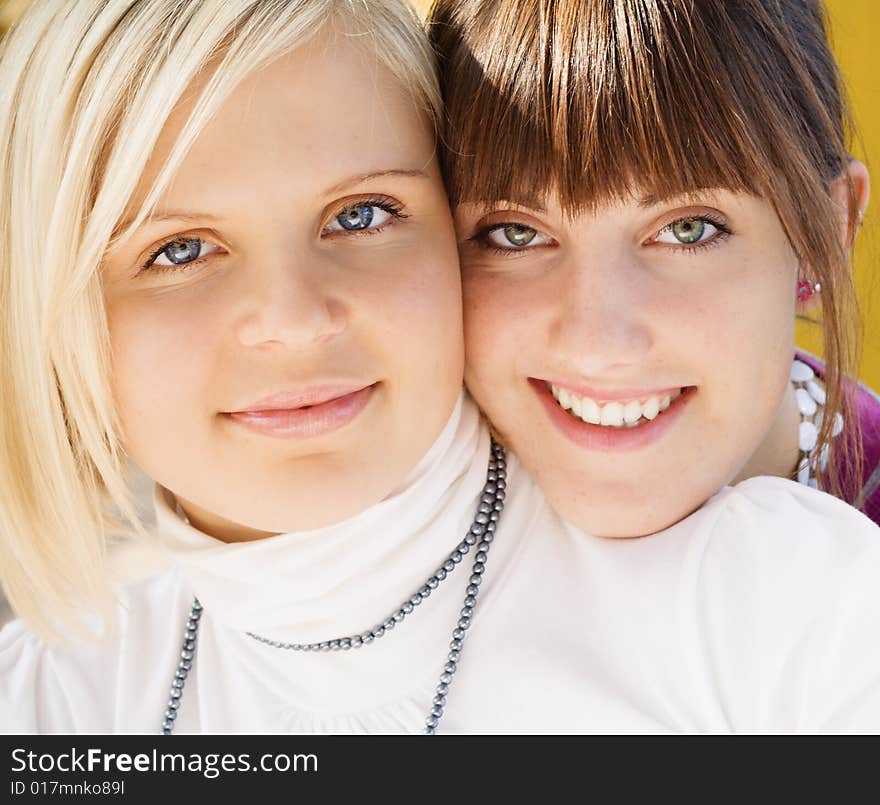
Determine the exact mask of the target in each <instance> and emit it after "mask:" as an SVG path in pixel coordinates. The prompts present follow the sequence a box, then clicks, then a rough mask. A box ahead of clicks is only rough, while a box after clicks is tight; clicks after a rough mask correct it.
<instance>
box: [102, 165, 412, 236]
mask: <svg viewBox="0 0 880 805" xmlns="http://www.w3.org/2000/svg"><path fill="white" fill-rule="evenodd" d="M384 176H402V177H405V178H415V179H428V178H429V176H428V174H427V173H425V172H424V171H422V170H401V169H398V168H392V169H389V170H379V171H369V172H367V173H358V174H355V175H354V176H349V177H348V178H347V179H343V180H342V181H341V182H339V183H337V184H335V185H333V187H330V188H328V189H327V190H326V191H325V194H326V195H331V194H333V193H338V192H339V191H340V190H345V189H346V188H348V187H354V186H355V185H358V184H362V183H363V182H367V181H370V180H371V179H379V178H382V177H384ZM133 220H134V218H126V219H125V220H124V221H122V222H121V223H120V224H119V226H117V227H116V229H115V231H116V232H124V231H125V230H126V229H127V228H128V227H129V226H130V225H131V222H132V221H133ZM220 220H222V218H221V217H220V216H218V215H211V214H210V213H206V212H197V211H195V210H162V211H161V212H158V213H156V214H155V215H150V216H147V217H146V218H145V219H144V222H143V224H144V225H150V224H159V223H164V222H165V221H183V222H184V223H198V222H200V221H209V222H212V223H216V222H217V221H220Z"/></svg>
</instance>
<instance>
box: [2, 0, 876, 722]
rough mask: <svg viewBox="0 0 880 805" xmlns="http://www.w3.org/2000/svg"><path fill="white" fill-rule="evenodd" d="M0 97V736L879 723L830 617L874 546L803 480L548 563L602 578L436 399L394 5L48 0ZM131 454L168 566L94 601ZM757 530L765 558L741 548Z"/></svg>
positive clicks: (858, 604) (440, 309)
mask: <svg viewBox="0 0 880 805" xmlns="http://www.w3.org/2000/svg"><path fill="white" fill-rule="evenodd" d="M0 96H2V97H4V98H9V99H10V100H11V103H10V104H5V105H3V107H2V109H3V111H2V113H0V114H2V116H0V138H2V141H3V142H4V143H8V146H7V150H6V153H5V160H4V162H3V168H2V170H3V172H4V173H3V177H2V181H0V187H3V188H4V192H5V193H6V195H5V196H4V197H3V200H2V208H0V210H2V212H0V277H2V286H0V306H2V309H0V327H2V350H3V352H2V361H3V362H2V373H3V374H2V378H0V395H2V411H3V416H2V417H0V446H2V454H0V455H2V462H0V501H2V509H0V517H2V519H0V536H2V542H0V546H2V554H0V555H2V573H3V583H4V585H5V588H6V590H7V592H8V593H9V596H10V599H11V600H12V603H13V605H14V606H15V608H16V610H17V611H18V613H19V614H20V615H21V616H22V618H23V619H22V620H20V621H16V622H14V623H13V624H11V625H10V626H8V627H7V628H6V629H5V630H4V631H3V632H2V633H0V725H2V729H4V730H6V731H11V732H162V733H164V734H171V733H185V732H220V733H222V732H276V733H290V732H299V733H316V732H317V733H325V732H338V733H339V732H346V733H364V732H419V731H422V730H425V731H427V732H433V731H435V730H437V729H440V730H442V731H448V732H548V731H552V732H571V731H588V730H589V731H599V730H607V731H615V732H620V731H634V730H638V731H681V730H731V729H741V730H763V729H769V730H791V729H851V730H852V729H860V728H866V727H870V726H876V725H877V724H880V703H878V701H877V695H876V692H875V691H874V689H873V688H871V687H870V686H866V679H867V680H870V679H873V678H874V676H873V674H874V670H875V669H876V668H878V667H880V657H878V655H877V654H876V652H875V653H873V654H868V653H865V652H863V651H861V647H860V646H856V645H854V641H853V639H852V637H851V634H852V627H853V625H854V624H855V625H857V626H859V627H860V629H861V630H862V631H871V629H872V627H873V625H874V624H876V623H877V622H878V620H880V603H878V602H877V600H876V596H874V595H873V580H874V579H875V578H876V573H872V574H870V575H868V572H867V570H866V568H870V566H871V565H872V563H874V564H876V563H877V561H878V559H880V540H877V539H876V536H877V535H876V531H875V530H874V529H873V528H872V527H871V526H870V524H869V523H868V522H867V521H865V520H864V519H863V518H861V516H860V515H858V514H857V513H856V512H854V511H852V510H851V509H849V508H847V507H845V506H844V505H843V504H839V508H838V509H835V508H833V507H832V508H831V509H828V508H827V507H825V506H823V505H822V503H821V501H822V500H823V499H822V496H821V495H819V493H818V492H815V491H813V490H810V489H807V488H800V487H797V486H796V485H794V484H788V483H787V482H785V481H772V480H771V481H767V482H766V483H765V482H764V479H758V480H757V481H754V482H751V483H750V484H749V485H744V486H743V487H742V488H737V489H736V490H732V491H730V492H729V493H728V494H726V495H722V496H719V497H718V498H717V499H716V500H714V501H712V502H710V503H709V504H707V505H706V506H704V507H703V508H702V509H701V510H700V511H699V512H697V513H696V514H695V515H694V516H692V517H690V518H687V519H686V520H684V521H682V523H680V524H678V525H677V526H675V527H673V528H672V529H670V530H669V531H668V532H667V533H666V534H664V535H663V538H660V539H657V540H656V541H652V542H650V543H647V544H648V549H649V550H651V549H652V546H656V547H655V552H654V553H653V554H652V555H651V556H646V555H645V554H644V553H641V554H640V556H641V557H642V560H641V563H640V561H636V562H635V563H631V564H630V565H629V576H628V577H627V578H624V579H622V580H620V581H621V583H619V584H618V585H617V588H616V592H615V594H613V595H612V594H611V593H610V591H609V588H608V586H607V585H605V586H603V585H601V584H600V585H596V586H589V585H588V586H582V585H581V583H582V582H583V581H584V580H585V577H584V575H583V574H584V572H585V571H586V570H588V569H589V571H590V572H591V573H594V574H596V577H597V578H602V577H603V576H604V575H605V568H604V567H603V564H604V563H603V561H602V559H601V557H598V559H599V560H598V561H595V560H596V558H597V557H596V555H595V554H591V552H590V551H588V550H586V548H587V547H588V546H590V545H591V544H592V543H591V538H590V537H588V536H587V535H585V534H583V533H582V532H579V531H577V530H576V529H573V528H572V527H570V526H569V525H567V524H565V523H564V522H562V521H561V520H560V519H559V518H558V516H557V515H556V514H554V512H553V511H552V509H551V508H550V507H549V506H548V505H547V504H546V502H545V500H544V497H543V495H542V494H541V493H540V492H539V491H538V490H537V489H536V487H535V486H534V484H533V483H532V482H531V481H530V480H529V478H528V477H527V476H526V475H525V474H523V472H522V471H521V470H520V468H519V467H518V465H517V463H516V461H515V459H514V458H513V457H508V456H506V454H505V451H504V450H503V448H501V447H500V446H497V445H493V444H492V443H491V441H490V437H489V432H488V429H487V427H486V425H485V424H484V423H483V422H482V421H481V420H480V418H479V415H478V413H477V411H476V409H475V407H474V405H473V403H472V402H470V401H469V400H468V399H467V398H466V397H463V396H462V394H461V373H462V363H463V354H462V352H463V350H462V331H461V308H460V302H461V300H460V296H459V292H460V288H459V275H458V265H457V261H456V248H455V237H454V232H453V227H452V221H451V218H450V215H449V210H448V207H447V203H446V198H445V194H444V191H443V185H442V182H441V180H440V174H439V169H438V166H437V162H436V155H435V131H434V125H433V123H434V121H435V119H436V117H437V115H438V114H439V112H438V104H437V88H436V85H435V83H434V75H433V72H432V62H431V57H430V49H429V48H428V47H427V44H426V41H425V39H424V37H423V35H422V32H421V31H420V30H419V28H418V26H417V24H416V22H415V21H414V20H413V18H412V16H411V13H410V12H409V11H408V10H406V8H405V7H404V6H403V5H402V4H400V3H397V2H392V0H370V2H363V1H362V0H351V1H349V0H238V1H237V2H224V3H202V2H197V1H196V0H190V1H189V2H181V0H137V2H135V1H134V0H115V2H110V3H102V4H85V3H83V2H81V0H45V2H41V3H37V4H34V6H33V8H32V9H31V11H30V12H28V14H26V15H25V17H24V18H23V20H22V21H21V23H20V25H19V27H18V28H17V29H15V30H14V31H13V32H12V34H11V36H10V37H9V38H8V39H7V40H6V42H5V44H4V49H3V53H2V55H0ZM126 457H129V458H131V459H133V460H134V461H135V462H136V463H137V464H138V465H140V466H141V467H142V468H143V469H144V470H145V471H146V472H147V473H148V474H149V475H150V476H151V477H152V478H153V479H155V481H156V486H155V495H154V502H155V509H156V521H157V523H156V529H155V535H154V537H155V540H156V541H157V542H158V543H159V544H160V545H161V546H162V548H163V549H164V550H165V552H166V554H167V555H168V557H169V558H170V560H171V562H172V567H171V569H169V570H168V571H166V572H161V573H158V574H153V575H151V576H149V577H148V578H146V579H144V580H142V581H139V582H136V583H133V584H129V585H126V586H124V587H122V588H120V589H118V590H116V591H115V592H113V593H111V592H110V591H107V590H106V585H105V583H104V575H103V569H102V558H103V557H102V554H103V545H104V537H105V535H106V534H107V533H108V532H109V531H110V529H111V527H113V526H112V525H111V524H110V523H109V522H108V520H107V517H106V515H105V512H106V510H107V507H108V506H109V505H110V504H112V505H113V506H114V508H115V509H117V510H118V511H120V512H121V513H122V518H123V519H124V520H126V521H127V523H123V524H124V525H126V524H127V525H131V527H132V528H133V530H135V531H137V530H139V529H138V521H137V517H136V514H135V512H134V509H133V506H132V504H131V502H130V500H129V495H128V491H127V488H126V486H125V482H124V478H123V472H122V470H123V466H124V459H125V458H126ZM774 501H776V502H774ZM783 521H784V522H785V523H786V524H788V525H791V526H793V527H795V528H797V529H799V531H800V540H801V542H802V544H803V556H802V557H800V558H799V560H798V563H797V566H796V567H792V566H791V557H790V556H788V555H786V554H785V552H784V551H781V550H780V545H781V544H782V543H780V542H779V540H778V539H777V540H774V539H769V540H763V541H762V540H760V539H759V537H760V536H761V534H762V533H763V531H764V530H766V531H767V532H769V533H770V534H771V535H773V534H776V533H777V532H778V530H779V528H780V523H781V522H783ZM835 528H843V529H845V530H846V531H847V534H848V537H849V539H848V541H847V542H846V543H845V546H844V544H843V543H841V542H840V541H839V540H833V539H831V535H832V533H833V530H834V529H835ZM142 538H149V537H147V535H142ZM617 545H619V546H621V548H622V550H624V551H625V550H626V543H623V542H619V543H617ZM630 545H633V546H635V545H636V543H634V542H633V543H630ZM611 550H612V551H613V550H614V549H613V548H612V549H611ZM680 551H684V552H685V553H686V554H687V556H688V557H689V561H688V562H686V563H685V564H684V565H681V564H680V563H679V562H677V561H676V560H677V558H679V557H678V553H677V552H680ZM844 551H846V553H845V554H844ZM670 552H671V553H670ZM820 555H821V556H825V557H826V559H827V560H828V561H826V562H825V563H824V564H823V565H822V567H817V562H816V557H818V556H820ZM607 558H608V559H610V558H611V557H610V555H609V556H608V557H607ZM848 560H849V561H848ZM606 566H607V565H606ZM783 571H784V575H785V576H786V577H785V578H784V579H781V580H780V581H779V583H777V584H775V585H773V587H772V588H768V587H767V585H764V584H762V583H761V582H762V581H763V580H764V579H765V578H767V577H771V578H774V579H777V577H778V576H780V575H781V574H782V573H783ZM658 573H659V575H658ZM682 579H685V580H686V582H687V583H686V584H685V587H686V589H687V590H689V591H690V593H691V595H681V594H680V592H681V589H682ZM586 580H588V581H590V580H589V579H586ZM707 580H708V581H709V582H710V589H711V595H703V590H704V588H703V587H702V584H703V583H704V582H706V581H707ZM712 581H716V582H717V583H715V584H711V582H712ZM600 591H601V592H602V594H603V595H604V599H603V601H601V602H599V604H600V605H599V609H598V611H599V612H601V613H604V614H605V615H606V616H607V617H606V621H605V624H604V626H603V628H600V629H595V630H593V629H591V630H589V631H587V630H585V629H584V624H585V614H586V611H587V610H586V609H585V603H586V602H587V600H588V596H589V595H590V594H596V593H598V592H600ZM806 591H814V592H816V591H818V592H819V595H818V596H817V597H816V599H815V600H814V599H811V598H809V597H807V598H806V601H805V596H804V594H805V592H806ZM102 592H103V597H102V595H101V594H102ZM114 596H115V598H116V600H115V601H114V600H112V598H113V597H114ZM830 597H833V598H834V600H835V604H836V607H835V609H834V611H833V612H831V613H829V612H826V611H825V610H824V609H823V606H824V603H823V602H824V601H825V600H827V598H830ZM108 599H110V600H108ZM671 600H674V601H677V602H678V607H679V609H678V610H673V611H672V615H673V617H669V615H670V609H669V603H670V601H671ZM791 601H796V602H797V606H796V607H795V606H791V605H789V604H790V602H791ZM102 604H103V605H104V606H103V609H102ZM649 604H653V605H654V606H650V607H649ZM755 606H758V607H765V608H766V612H764V611H763V610H762V617H761V619H759V620H758V621H754V620H752V619H751V618H749V617H744V616H743V613H751V612H753V609H749V608H750V607H751V608H754V607H755ZM590 609H592V607H591V608H590ZM92 612H94V613H95V614H94V615H92V614H89V613H92ZM612 615H613V617H612ZM823 616H825V617H823ZM621 619H622V621H621ZM621 622H623V623H628V627H627V628H628V629H629V630H630V632H631V633H630V634H629V635H627V634H625V631H626V630H623V631H620V632H618V628H617V627H618V625H619V624H620V623H621ZM707 624H708V625H707ZM624 638H629V639H624ZM620 646H627V650H626V651H625V652H623V654H621V653H620V651H618V650H617V649H616V647H620ZM830 648H833V649H834V651H833V653H832V652H830V651H829V649H830ZM755 651H759V652H762V655H761V656H764V652H769V656H772V657H773V659H774V662H772V663H770V667H768V668H767V669H766V670H765V672H764V673H761V674H757V675H756V674H753V673H751V672H750V669H749V663H750V661H751V658H753V657H754V652H755ZM776 659H778V660H779V661H780V662H779V663H777V662H776V661H775V660H776ZM719 674H720V675H723V678H724V680H725V684H724V685H720V686H717V685H716V686H715V687H713V686H712V685H711V684H710V683H711V681H712V679H716V678H717V676H718V675H719ZM804 674H807V675H808V677H809V679H808V680H805V677H804ZM645 676H647V677H648V678H649V683H648V684H645V682H644V679H643V678H642V677H645ZM728 680H729V682H728ZM807 681H808V682H809V684H806V682H807ZM789 691H791V693H789ZM697 694H699V695H697ZM792 697H793V698H794V701H791V700H790V699H791V698H792ZM756 703H757V705H758V706H755V704H756Z"/></svg>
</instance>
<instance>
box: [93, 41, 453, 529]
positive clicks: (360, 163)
mask: <svg viewBox="0 0 880 805" xmlns="http://www.w3.org/2000/svg"><path fill="white" fill-rule="evenodd" d="M207 77H208V76H207V75H205V76H202V77H200V79H199V80H198V81H197V82H196V84H195V85H194V86H193V87H192V90H191V92H188V93H187V97H186V98H184V100H183V101H182V102H181V103H180V104H179V105H178V107H177V108H176V109H175V110H174V112H173V114H172V115H171V118H170V120H169V121H168V123H167V125H166V126H165V128H164V130H163V131H162V134H161V137H160V140H159V143H158V145H157V147H156V149H155V152H154V153H153V154H152V156H151V157H150V160H149V164H148V166H147V169H146V171H145V172H144V175H143V177H142V179H141V182H140V186H139V188H138V190H137V192H136V193H135V196H134V198H133V199H132V200H131V204H130V209H131V211H134V210H136V209H138V207H139V205H140V203H141V202H142V200H143V198H144V197H145V195H146V193H147V192H148V190H149V187H150V185H151V183H152V180H153V179H154V177H155V176H156V175H157V172H158V171H159V170H160V168H161V166H162V165H163V164H164V162H165V159H166V157H167V155H168V154H169V152H170V149H171V147H172V146H173V144H174V143H175V141H176V139H177V136H178V133H179V132H180V130H181V127H182V126H183V124H184V122H185V120H186V116H187V115H188V113H189V111H190V109H191V102H192V99H193V98H194V97H195V96H196V93H198V91H199V89H200V87H201V85H202V84H203V83H204V81H205V80H207ZM342 222H347V223H348V224H349V225H352V224H354V225H355V226H357V227H360V228H358V229H346V228H345V227H344V226H343V223H342ZM193 241H195V244H194V243H193ZM169 244H170V246H169ZM181 256H183V258H184V259H185V261H186V262H185V264H184V265H180V264H177V263H175V262H173V259H180V258H181ZM154 257H155V260H154V262H152V263H151V262H150V261H151V260H152V259H153V258H154ZM103 280H104V287H105V301H106V310H107V315H108V321H109V328H110V337H111V345H112V352H113V385H114V390H115V395H116V399H117V404H118V406H119V410H120V414H121V418H122V421H123V426H124V438H125V444H126V447H127V449H128V451H129V453H130V455H131V456H132V458H133V459H134V460H135V461H136V462H137V464H139V465H140V466H141V467H142V468H143V469H144V471H146V473H147V474H149V475H150V476H151V477H152V478H154V479H155V480H157V481H158V482H159V483H160V484H161V485H162V486H164V487H166V488H167V489H169V490H171V491H172V492H173V493H174V495H175V496H176V497H177V500H178V502H179V503H180V504H181V506H182V507H183V510H184V512H185V513H186V514H187V515H188V517H189V519H190V521H191V522H192V523H193V525H195V526H196V527H197V528H199V529H201V530H202V531H204V532H206V533H208V534H210V535H212V536H214V537H217V538H218V539H221V540H225V541H234V540H248V539H257V538H261V537H266V536H269V535H272V534H277V533H281V532H288V531H294V530H304V529H313V528H318V527H321V526H324V525H327V524H329V523H335V522H339V521H341V520H344V519H345V518H348V517H351V516H352V515H355V514H356V513H358V512H361V511H363V510H364V509H366V508H367V507H369V506H371V505H373V504H374V503H376V502H378V501H380V500H382V499H383V498H384V497H386V496H387V495H388V494H389V493H391V492H392V491H393V490H394V489H395V488H396V487H397V486H398V485H399V484H400V483H401V481H402V480H403V479H404V478H405V476H406V475H407V473H408V472H409V471H410V470H411V469H412V468H413V467H414V466H415V465H416V463H417V462H418V460H419V459H420V458H421V457H422V456H423V455H424V453H425V452H426V451H427V450H428V448H429V447H430V446H431V444H432V443H433V442H434V441H435V440H436V438H437V437H438V435H439V434H440V432H441V430H442V428H443V426H444V425H445V423H446V422H447V420H448V418H449V416H450V414H451V412H452V409H453V407H454V405H455V401H456V399H457V397H458V395H459V393H460V389H461V379H462V369H463V360H464V358H463V341H462V332H461V330H462V323H461V289H460V278H459V271H458V262H457V254H456V242H455V234H454V229H453V226H452V219H451V216H450V213H449V209H448V203H447V200H446V197H445V193H444V189H443V184H442V181H441V178H440V173H439V169H438V165H437V161H436V159H435V142H434V132H433V129H432V127H431V126H430V125H429V123H428V121H427V120H426V119H425V116H424V114H423V113H421V112H419V111H418V110H417V109H416V107H415V104H414V101H413V98H412V94H411V93H410V91H409V90H408V89H407V88H406V87H403V86H401V85H400V84H399V82H398V81H396V80H395V78H394V77H393V76H392V75H391V74H390V73H389V72H388V71H387V70H386V69H385V68H384V67H383V66H382V65H381V64H380V63H379V62H378V61H377V60H376V59H375V57H374V56H372V55H371V54H369V53H368V52H367V51H366V49H365V48H362V47H361V46H360V45H359V44H358V40H357V38H356V37H351V36H345V35H344V33H335V32H334V31H333V30H329V29H328V30H326V31H324V32H322V33H320V34H319V35H317V36H316V37H314V38H313V39H312V40H310V41H309V42H308V43H307V44H305V45H303V46H301V47H299V48H298V49H296V50H295V51H293V52H292V53H291V54H289V55H287V56H284V57H283V58H281V59H279V60H277V61H275V62H273V63H272V64H271V65H269V66H268V67H266V68H265V69H263V70H261V71H260V72H258V73H256V74H254V75H252V76H251V77H249V78H248V79H246V80H245V81H244V82H243V83H242V84H241V85H240V86H239V87H238V88H237V89H236V90H235V91H234V92H233V93H232V94H231V95H230V96H229V98H228V99H227V100H226V101H225V102H224V103H223V105H222V108H221V109H220V110H219V113H218V114H217V115H216V116H215V117H214V118H213V119H212V120H211V121H210V123H209V124H208V125H207V127H206V128H205V129H204V130H203V131H202V132H201V134H200V136H199V137H198V140H197V141H196V143H195V145H194V147H193V148H192V150H191V151H190V152H189V153H188V155H187V156H186V158H185V160H184V162H183V164H182V166H181V167H180V170H179V171H178V173H177V174H176V176H175V177H174V180H173V182H172V183H171V185H170V187H169V188H168V189H167V192H165V194H164V195H163V197H162V199H161V201H160V203H159V205H158V209H157V210H156V213H155V215H154V216H153V217H152V219H151V220H150V221H148V222H147V223H146V224H145V225H144V226H142V227H140V228H139V229H138V230H137V231H136V232H135V233H134V235H133V236H132V237H131V238H129V239H127V240H126V241H125V242H122V243H119V244H117V245H116V246H115V247H114V249H113V250H112V251H111V252H110V253H109V254H107V256H106V260H105V263H104V266H103ZM328 387H339V388H342V389H346V388H352V389H360V388H367V387H371V388H370V389H369V390H368V391H367V392H366V393H365V394H366V396H367V398H368V399H367V402H366V405H365V406H362V407H361V408H360V409H359V410H358V412H357V413H356V415H355V416H354V418H353V419H350V420H348V421H346V422H345V423H344V424H342V425H341V426H338V427H336V426H334V427H331V428H330V430H327V427H326V422H323V420H322V422H323V424H322V422H319V423H318V426H316V428H314V429H313V430H314V433H312V432H309V433H305V434H299V435H297V436H296V437H289V438H277V437H273V436H271V435H266V434H264V433H259V432H255V431H254V430H252V429H249V428H247V427H243V426H242V425H241V424H240V423H239V422H237V421H235V420H234V418H233V417H231V416H230V414H231V412H235V411H241V410H244V409H248V406H250V405H251V404H252V403H254V401H258V400H261V399H262V398H264V397H266V396H269V395H275V394H278V393H290V394H293V395H294V396H295V395H297V394H303V393H305V394H312V393H314V392H315V391H316V390H317V392H318V394H319V395H320V394H322V393H323V394H324V396H326V393H327V392H326V389H327V388H328ZM322 389H323V390H324V391H323V392H322V391H321V390H322ZM343 407H344V405H343ZM337 414H338V412H337V413H336V414H333V416H336V415H337ZM332 418H333V417H332V416H330V419H331V420H332Z"/></svg>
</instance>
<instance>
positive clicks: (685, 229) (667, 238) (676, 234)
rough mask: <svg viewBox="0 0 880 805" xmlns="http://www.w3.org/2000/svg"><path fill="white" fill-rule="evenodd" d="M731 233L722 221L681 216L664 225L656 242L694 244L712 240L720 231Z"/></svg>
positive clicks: (675, 244) (680, 244)
mask: <svg viewBox="0 0 880 805" xmlns="http://www.w3.org/2000/svg"><path fill="white" fill-rule="evenodd" d="M724 232H727V233H729V230H728V229H727V228H726V227H724V225H723V224H721V223H720V222H716V221H712V220H711V219H709V218H706V217H703V216H694V217H691V218H680V219H679V220H677V221H673V222H672V223H671V224H667V225H666V226H664V227H663V229H661V230H660V231H659V232H658V233H657V237H656V238H655V242H656V243H667V244H670V245H673V246H693V245H697V244H700V243H706V242H708V241H710V240H712V239H713V238H714V237H715V236H716V235H718V234H719V233H724Z"/></svg>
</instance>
